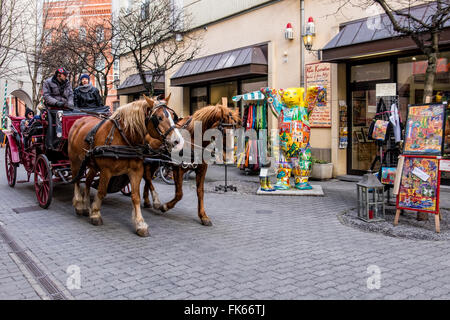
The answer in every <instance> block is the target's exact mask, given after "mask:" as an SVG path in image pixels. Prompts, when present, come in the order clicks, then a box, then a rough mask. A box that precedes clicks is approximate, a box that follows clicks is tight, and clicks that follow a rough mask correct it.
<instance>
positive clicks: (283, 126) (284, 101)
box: [261, 86, 326, 190]
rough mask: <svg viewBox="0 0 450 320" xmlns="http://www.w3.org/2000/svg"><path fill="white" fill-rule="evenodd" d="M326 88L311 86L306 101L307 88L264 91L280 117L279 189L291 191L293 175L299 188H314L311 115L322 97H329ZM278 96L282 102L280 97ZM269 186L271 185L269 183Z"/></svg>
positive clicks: (296, 186) (277, 185)
mask: <svg viewBox="0 0 450 320" xmlns="http://www.w3.org/2000/svg"><path fill="white" fill-rule="evenodd" d="M325 90H326V89H325V88H322V87H317V86H316V87H310V88H308V90H307V94H306V103H305V101H304V99H303V97H304V93H305V89H304V88H289V89H286V90H282V89H281V90H278V92H277V90H275V89H272V88H262V89H261V92H262V93H263V94H264V95H265V97H266V99H267V102H268V104H269V106H270V107H271V110H272V112H273V113H274V115H275V116H276V117H277V118H278V129H279V147H280V151H281V152H280V157H279V159H278V172H277V183H276V185H275V189H277V190H288V189H290V183H289V178H290V176H291V172H292V173H293V174H294V178H295V186H294V187H295V188H296V189H299V190H309V189H312V187H311V185H310V184H309V183H308V179H309V175H310V173H311V165H312V162H311V147H310V145H309V137H310V134H311V128H310V124H309V116H310V114H311V112H312V111H313V109H314V106H315V105H316V102H317V99H318V97H320V95H321V94H322V95H323V94H326V92H325ZM278 94H279V95H280V97H281V99H279V98H278ZM266 185H267V184H266Z"/></svg>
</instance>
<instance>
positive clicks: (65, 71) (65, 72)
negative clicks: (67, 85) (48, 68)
mask: <svg viewBox="0 0 450 320" xmlns="http://www.w3.org/2000/svg"><path fill="white" fill-rule="evenodd" d="M58 73H62V74H63V75H65V76H67V75H68V74H69V72H67V70H66V69H64V68H63V67H61V68H59V69H58V70H56V72H55V76H56V75H57V74H58Z"/></svg>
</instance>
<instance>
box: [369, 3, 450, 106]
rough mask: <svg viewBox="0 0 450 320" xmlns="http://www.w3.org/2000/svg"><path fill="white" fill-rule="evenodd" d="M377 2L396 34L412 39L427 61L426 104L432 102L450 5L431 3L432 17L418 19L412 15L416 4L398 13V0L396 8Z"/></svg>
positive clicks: (392, 5) (389, 4) (424, 99)
mask: <svg viewBox="0 0 450 320" xmlns="http://www.w3.org/2000/svg"><path fill="white" fill-rule="evenodd" d="M374 2H375V3H377V4H378V5H379V6H381V8H382V9H383V10H384V12H385V13H386V15H387V16H388V17H389V21H390V22H391V23H392V26H393V30H394V31H396V32H398V33H399V34H401V35H403V36H408V37H411V39H412V40H413V41H414V42H415V44H416V45H417V47H418V48H419V49H420V50H421V51H422V52H423V53H424V54H425V56H426V57H427V61H428V66H427V70H426V73H425V85H424V94H423V102H424V103H429V102H431V100H432V97H433V86H434V79H435V77H436V69H437V60H438V56H439V39H440V35H441V33H442V30H443V29H444V26H445V25H446V23H447V22H448V21H450V1H448V0H436V1H433V2H431V3H429V4H428V6H429V9H428V11H427V13H428V12H430V10H431V14H427V15H426V16H425V17H421V16H416V15H414V13H413V12H412V11H411V3H412V1H408V3H407V6H406V8H404V9H403V10H402V9H394V8H396V7H397V6H398V5H399V1H398V0H397V1H395V4H394V3H389V1H387V0H374ZM400 2H401V1H400ZM405 4H406V3H405ZM394 6H395V7H394Z"/></svg>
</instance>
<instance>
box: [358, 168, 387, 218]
mask: <svg viewBox="0 0 450 320" xmlns="http://www.w3.org/2000/svg"><path fill="white" fill-rule="evenodd" d="M356 193H357V199H358V218H359V219H361V220H363V221H365V222H377V221H384V185H383V184H382V183H381V182H380V181H378V179H377V178H376V177H375V176H374V175H373V174H372V173H371V172H370V171H369V173H367V174H365V175H364V176H363V178H362V179H361V181H359V182H358V183H357V184H356Z"/></svg>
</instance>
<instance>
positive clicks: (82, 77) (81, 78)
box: [80, 74, 91, 83]
mask: <svg viewBox="0 0 450 320" xmlns="http://www.w3.org/2000/svg"><path fill="white" fill-rule="evenodd" d="M83 79H88V80H89V82H90V80H91V79H90V78H89V75H87V74H82V75H81V77H80V83H81V80H83Z"/></svg>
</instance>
